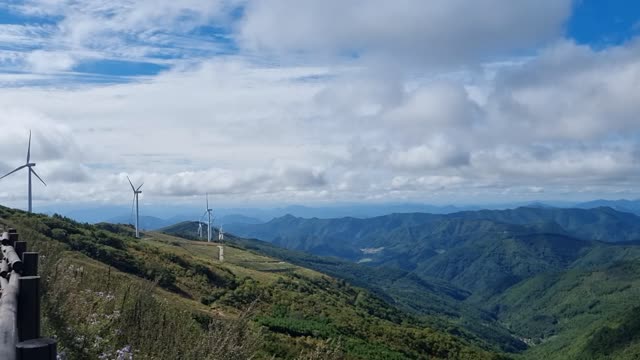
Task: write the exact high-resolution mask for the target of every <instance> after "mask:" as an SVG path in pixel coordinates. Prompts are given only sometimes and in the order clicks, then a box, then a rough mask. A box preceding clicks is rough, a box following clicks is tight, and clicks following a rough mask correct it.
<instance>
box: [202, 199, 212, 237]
mask: <svg viewBox="0 0 640 360" xmlns="http://www.w3.org/2000/svg"><path fill="white" fill-rule="evenodd" d="M212 211H213V209H210V208H209V194H207V209H206V210H205V212H204V214H202V217H204V216H205V215H207V219H208V220H207V225H208V226H207V242H211V212H212Z"/></svg>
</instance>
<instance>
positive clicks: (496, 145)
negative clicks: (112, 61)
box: [0, 0, 640, 205]
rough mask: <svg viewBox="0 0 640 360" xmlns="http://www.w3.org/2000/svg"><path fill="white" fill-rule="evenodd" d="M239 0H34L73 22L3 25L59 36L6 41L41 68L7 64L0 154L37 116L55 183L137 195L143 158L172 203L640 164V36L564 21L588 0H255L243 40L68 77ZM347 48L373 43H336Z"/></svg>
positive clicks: (424, 186) (563, 183) (160, 196)
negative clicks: (122, 72)
mask: <svg viewBox="0 0 640 360" xmlns="http://www.w3.org/2000/svg"><path fill="white" fill-rule="evenodd" d="M237 4H238V3H237V2H231V1H215V2H200V1H189V2H180V3H175V2H160V3H155V2H153V3H151V2H126V1H115V2H110V3H104V2H100V1H89V2H82V3H77V2H66V1H46V2H44V3H43V2H29V3H27V5H25V6H23V7H22V8H21V10H20V11H22V12H23V13H30V14H35V13H37V14H40V15H42V14H46V15H54V14H55V15H59V16H62V17H63V19H64V21H63V22H62V23H60V24H59V25H57V27H54V29H53V30H51V28H50V27H46V28H44V29H43V30H42V29H40V30H39V29H32V30H29V29H26V28H13V29H10V28H2V27H0V38H2V37H3V36H4V37H5V38H7V39H10V40H11V41H13V42H14V43H15V44H19V43H24V42H25V39H28V38H30V37H31V36H32V35H31V34H34V35H33V37H34V38H37V39H39V40H38V41H43V39H49V38H51V39H52V43H51V44H52V45H51V46H50V47H47V48H43V49H37V50H35V51H31V50H29V51H27V52H26V53H24V52H22V51H23V50H19V51H18V52H17V53H12V52H6V53H0V61H1V62H2V64H12V63H14V64H22V65H20V66H27V67H25V69H30V70H29V71H28V72H27V73H25V74H2V75H0V84H2V87H1V88H0V152H1V153H2V154H3V156H2V160H1V162H0V170H10V169H11V167H12V166H14V164H15V166H17V165H20V164H21V162H23V161H24V159H23V158H24V156H25V154H24V153H25V151H26V138H27V134H28V132H27V129H28V128H32V129H34V144H33V146H34V148H33V154H34V160H35V161H36V162H38V168H37V169H38V172H39V173H40V174H41V175H42V176H43V177H44V178H45V180H47V181H48V182H50V184H49V185H50V186H49V187H48V188H46V189H38V191H37V193H36V195H37V196H39V197H40V199H41V200H46V201H78V200H81V199H82V200H85V201H106V202H129V201H130V194H129V193H128V190H127V189H128V188H127V186H128V184H127V182H126V178H125V174H131V176H132V177H133V178H135V180H136V181H137V182H142V181H145V186H144V196H145V200H146V201H149V202H152V201H153V202H156V203H158V202H165V203H166V202H173V201H189V200H190V199H193V197H194V196H197V195H198V194H201V193H203V192H210V193H212V196H213V197H215V198H216V199H217V200H224V201H225V202H228V203H233V202H248V201H273V202H275V201H278V202H296V201H301V202H305V201H336V200H340V201H349V200H371V199H375V200H418V201H419V200H425V199H440V201H441V202H442V201H447V200H446V199H452V200H451V201H455V199H458V201H465V199H472V198H482V197H484V198H491V197H497V196H505V197H511V198H513V197H517V196H522V197H526V196H530V197H531V196H536V195H542V194H544V196H548V197H553V196H557V195H558V194H567V193H570V194H595V193H598V192H599V191H600V192H607V193H612V192H619V191H633V190H629V189H633V187H632V186H633V183H634V180H640V167H638V166H637V165H638V163H640V145H639V143H640V140H639V139H640V121H638V115H637V114H640V103H639V102H638V101H637V95H636V94H638V93H640V61H639V60H638V59H640V43H639V42H638V41H637V40H636V41H631V42H629V43H626V44H623V45H620V46H617V47H609V48H606V49H602V50H599V51H595V50H593V49H590V48H588V47H584V46H579V45H576V44H574V43H572V42H571V41H569V40H562V39H560V37H561V35H560V34H561V28H562V23H563V21H564V19H566V17H567V12H568V9H569V7H570V2H569V1H554V2H551V1H542V2H535V3H533V2H527V3H524V2H517V3H516V2H506V1H502V0H483V1H479V2H475V3H469V2H464V4H463V2H462V1H457V0H456V1H447V2H445V1H439V0H438V1H432V2H422V1H420V2H418V1H400V2H382V1H380V2H375V4H374V5H375V6H374V5H371V3H369V4H370V5H369V6H364V5H363V3H361V2H359V1H354V2H349V3H342V2H341V3H340V5H341V7H340V8H339V9H338V10H339V11H338V10H335V7H336V6H338V3H337V2H334V1H326V2H313V3H312V2H308V3H305V5H306V6H303V5H302V3H300V2H296V4H291V3H289V2H287V1H265V2H249V3H248V7H247V8H246V9H245V12H244V14H245V15H244V17H243V18H241V19H240V20H239V22H238V23H237V24H236V25H237V26H238V27H237V28H236V30H237V31H238V32H237V33H235V34H231V36H232V37H235V38H237V39H241V41H242V42H241V43H240V45H241V46H247V47H246V48H245V47H241V49H240V50H239V52H238V53H236V54H233V55H225V56H222V55H212V54H211V53H206V54H204V55H202V54H200V53H199V55H198V56H194V57H193V58H187V59H184V61H179V62H171V61H170V62H171V63H172V64H174V65H176V66H174V67H173V68H171V69H169V70H167V71H165V72H163V73H161V74H159V75H155V76H149V77H144V78H139V79H138V80H137V81H129V82H126V83H119V84H100V83H79V84H78V83H75V84H74V85H73V86H68V84H67V83H66V82H65V79H66V78H64V77H63V75H64V76H66V73H64V71H66V70H68V69H70V68H72V67H73V65H74V64H76V63H78V62H82V61H85V60H87V59H105V58H118V57H119V56H122V58H124V59H143V60H145V59H148V58H150V57H153V56H155V55H158V54H161V53H172V55H171V56H174V55H176V56H179V55H180V54H183V55H184V54H190V53H189V52H188V51H187V52H185V50H184V49H187V48H189V49H203V48H206V47H207V46H208V45H209V44H210V42H209V40H207V39H204V40H203V39H201V38H199V37H198V36H191V35H188V33H189V31H190V30H192V29H194V28H196V27H198V26H200V25H202V24H205V25H206V24H208V25H211V24H212V23H215V22H216V21H220V22H221V23H225V24H229V23H231V22H232V20H231V19H230V18H229V17H228V16H229V14H228V9H229V8H230V7H233V6H236V5H237ZM281 7H287V10H288V13H287V16H286V17H283V16H284V15H283V14H280V13H279V12H278V9H280V8H281ZM461 7H464V15H461V14H462V10H461ZM110 12H112V13H113V14H114V15H113V16H111V17H110V16H107V14H109V13H110ZM87 14H88V15H87ZM269 24H273V26H272V27H271V26H267V25H269ZM514 24H515V25H514ZM185 34H187V35H185ZM179 38H184V40H183V41H181V42H180V45H179V46H178V47H175V44H177V41H178V39H179ZM211 45H212V46H216V45H215V44H211ZM47 46H49V45H47ZM519 49H524V50H529V52H528V53H527V57H517V58H514V57H513V56H512V54H513V51H516V50H519ZM265 50H266V51H267V53H264V52H261V51H265ZM299 50H300V51H302V52H303V53H304V52H306V53H304V54H302V56H298V55H299V54H296V51H299ZM347 51H357V52H360V53H361V55H362V56H361V57H351V58H349V59H348V60H346V61H336V57H335V56H336V55H340V54H341V52H342V55H344V52H347ZM174 52H175V53H174ZM196 52H197V51H196ZM3 54H4V55H3ZM25 54H26V55H25ZM274 54H275V55H277V56H275V57H273V55H274ZM307 55H313V59H311V58H309V57H307ZM2 56H4V57H2ZM374 58H375V61H374V60H373V59H374ZM4 59H6V60H4ZM281 59H283V60H281ZM485 59H496V60H497V61H496V62H489V63H487V62H485V61H484V60H485ZM154 61H161V59H155V60H154ZM274 62H275V63H274ZM458 65H466V66H465V67H463V68H462V69H461V68H460V67H458ZM28 66H31V68H28ZM407 69H408V70H407ZM405 70H407V71H405ZM61 72H62V73H61ZM45 73H46V74H45ZM38 81H40V83H37V82H38ZM34 84H37V85H34ZM24 193H25V192H24V181H23V179H22V177H20V176H18V177H16V178H7V179H3V180H2V181H0V203H3V202H5V201H18V202H17V203H16V204H17V205H21V203H22V200H21V198H20V195H19V194H24ZM17 194H18V195H17ZM25 195H26V194H25ZM562 196H564V195H562ZM443 199H445V200H443Z"/></svg>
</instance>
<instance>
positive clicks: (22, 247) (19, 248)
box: [13, 241, 27, 259]
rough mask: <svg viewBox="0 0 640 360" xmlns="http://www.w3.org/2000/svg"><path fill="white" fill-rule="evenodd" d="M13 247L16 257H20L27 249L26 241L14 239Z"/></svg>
mask: <svg viewBox="0 0 640 360" xmlns="http://www.w3.org/2000/svg"><path fill="white" fill-rule="evenodd" d="M13 249H14V250H15V251H16V254H17V255H18V258H20V259H22V254H23V253H24V252H25V251H27V242H26V241H16V242H15V244H14V245H13Z"/></svg>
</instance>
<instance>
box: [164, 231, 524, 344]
mask: <svg viewBox="0 0 640 360" xmlns="http://www.w3.org/2000/svg"><path fill="white" fill-rule="evenodd" d="M196 229H197V223H195V222H183V223H179V224H176V225H174V226H170V227H167V228H165V229H163V231H165V232H168V233H171V234H177V235H180V236H184V237H186V238H196V236H197V234H196ZM227 239H228V240H229V241H230V242H232V243H233V244H234V245H236V246H240V247H242V248H244V249H247V250H249V251H252V252H255V253H259V254H266V255H268V256H271V257H274V258H278V259H281V260H283V261H286V262H288V263H293V264H297V265H300V266H303V267H305V268H310V269H314V270H317V271H319V272H322V273H324V274H328V275H330V276H333V277H336V278H340V279H344V280H346V281H348V282H349V283H351V284H354V285H356V286H360V287H363V288H366V289H368V290H369V291H371V292H373V293H374V294H376V295H378V296H379V297H380V298H382V299H384V300H385V301H386V302H387V303H389V304H392V305H393V306H395V307H398V308H400V309H402V310H404V311H407V312H409V313H412V314H415V315H416V316H420V317H421V318H422V319H423V320H424V321H425V322H426V323H428V324H430V325H431V326H435V327H437V328H439V329H443V330H446V331H448V332H451V333H455V334H458V335H460V336H463V337H464V338H466V339H467V340H469V341H471V342H474V343H476V344H478V345H479V346H483V347H488V348H491V349H495V350H501V351H507V352H519V351H522V350H523V349H524V348H526V345H525V344H524V343H523V342H521V341H520V340H519V339H517V338H515V337H514V336H513V335H512V334H511V333H510V332H509V331H507V330H506V329H505V328H503V327H502V326H501V325H500V324H498V323H497V322H496V319H495V318H493V317H492V316H491V315H490V314H488V313H487V312H485V311H482V310H479V309H478V308H477V307H475V306H471V305H467V304H465V303H464V302H463V300H465V299H466V298H467V297H468V296H469V295H470V293H469V292H467V291H464V290H461V289H459V288H457V287H455V286H452V285H451V284H449V283H447V282H444V281H441V280H438V279H434V278H428V277H421V276H417V275H415V274H413V273H411V272H408V271H404V270H400V269H395V268H392V267H370V266H365V265H361V264H354V263H352V262H348V261H344V260H340V259H337V258H329V257H318V256H314V255H310V254H308V253H304V252H300V251H293V250H288V249H284V248H281V247H277V246H274V245H272V244H270V243H267V242H263V241H259V240H255V239H244V238H239V237H236V236H233V235H231V234H227Z"/></svg>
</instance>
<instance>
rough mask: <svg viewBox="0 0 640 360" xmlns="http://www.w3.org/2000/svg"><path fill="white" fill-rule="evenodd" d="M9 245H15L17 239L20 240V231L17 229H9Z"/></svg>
mask: <svg viewBox="0 0 640 360" xmlns="http://www.w3.org/2000/svg"><path fill="white" fill-rule="evenodd" d="M8 233H9V245H11V246H13V244H15V242H16V241H18V232H17V231H16V229H9V231H8Z"/></svg>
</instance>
